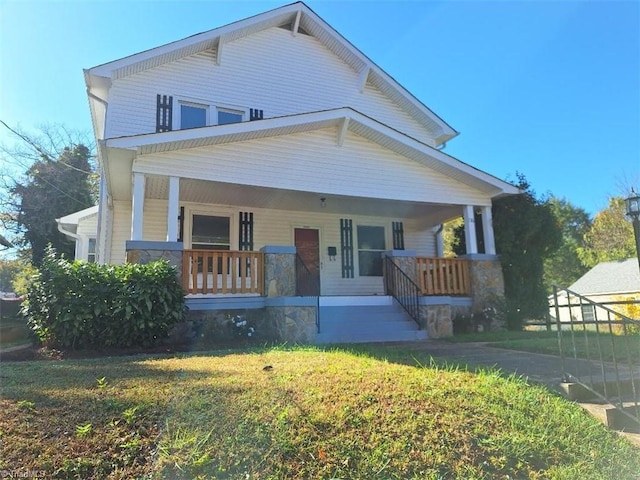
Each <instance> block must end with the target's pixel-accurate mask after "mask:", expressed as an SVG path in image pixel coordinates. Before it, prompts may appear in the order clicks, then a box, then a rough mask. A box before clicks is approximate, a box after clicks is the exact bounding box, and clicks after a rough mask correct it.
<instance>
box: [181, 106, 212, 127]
mask: <svg viewBox="0 0 640 480" xmlns="http://www.w3.org/2000/svg"><path fill="white" fill-rule="evenodd" d="M208 113H209V106H208V105H201V104H197V103H182V102H181V103H180V128H181V129H184V128H196V127H206V126H207V124H208V121H207V117H208V116H209V115H208Z"/></svg>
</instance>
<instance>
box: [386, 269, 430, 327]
mask: <svg viewBox="0 0 640 480" xmlns="http://www.w3.org/2000/svg"><path fill="white" fill-rule="evenodd" d="M383 265H384V273H383V275H384V285H385V292H386V294H387V295H391V296H392V297H393V298H395V299H396V301H397V302H398V303H399V304H400V305H402V308H404V309H405V310H406V311H407V313H408V314H409V316H410V317H411V318H413V320H414V321H415V322H416V323H417V324H418V328H419V329H420V330H422V324H421V323H420V296H421V295H420V287H419V286H418V285H417V284H416V283H415V282H414V281H413V280H412V279H411V277H409V276H408V275H407V274H406V273H405V272H403V271H402V269H401V268H400V267H399V266H398V265H397V264H396V263H395V262H394V261H393V260H392V259H391V258H390V257H384V262H383Z"/></svg>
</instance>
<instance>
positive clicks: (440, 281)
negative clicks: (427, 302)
mask: <svg viewBox="0 0 640 480" xmlns="http://www.w3.org/2000/svg"><path fill="white" fill-rule="evenodd" d="M416 267H417V269H418V278H419V280H420V289H421V290H422V294H423V295H460V296H465V295H470V294H471V284H470V282H469V262H468V261H467V260H465V259H462V258H431V257H417V258H416Z"/></svg>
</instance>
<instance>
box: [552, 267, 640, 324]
mask: <svg viewBox="0 0 640 480" xmlns="http://www.w3.org/2000/svg"><path fill="white" fill-rule="evenodd" d="M568 290H569V291H570V292H573V293H577V294H578V295H580V296H582V297H585V298H587V299H588V300H590V301H591V302H594V303H598V304H604V305H605V306H606V307H607V308H609V309H612V310H615V311H617V312H620V313H622V314H624V315H627V316H631V317H632V318H633V317H635V319H637V320H640V315H637V312H638V310H640V308H639V307H638V305H640V268H638V259H637V258H627V259H626V260H618V261H613V262H602V263H599V264H598V265H596V266H595V267H593V268H592V269H591V270H589V271H588V272H587V273H585V274H584V275H583V276H582V277H580V278H579V279H578V280H577V281H576V282H575V283H574V284H573V285H571V286H570V287H569V289H568ZM591 302H589V301H586V302H585V301H582V302H580V300H579V298H576V297H572V298H571V304H572V305H573V306H572V307H571V308H570V312H571V314H570V317H569V316H568V315H567V308H566V307H563V309H562V310H563V311H561V312H560V315H561V316H560V318H561V319H562V321H570V320H574V321H587V322H590V321H594V320H596V319H597V320H599V321H602V320H606V319H607V318H608V317H607V312H606V310H604V309H602V308H599V307H598V306H597V305H594V304H593V303H591ZM620 302H637V303H628V304H625V303H620ZM558 303H559V304H561V305H567V304H568V301H567V299H566V296H562V297H561V298H560V300H559V302H558ZM552 314H553V313H552Z"/></svg>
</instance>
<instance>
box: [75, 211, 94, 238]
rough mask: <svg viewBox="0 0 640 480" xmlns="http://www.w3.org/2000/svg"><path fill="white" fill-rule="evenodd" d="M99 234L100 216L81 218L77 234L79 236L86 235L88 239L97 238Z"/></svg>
mask: <svg viewBox="0 0 640 480" xmlns="http://www.w3.org/2000/svg"><path fill="white" fill-rule="evenodd" d="M97 232H98V214H97V213H96V214H95V215H90V216H88V217H84V218H81V219H80V220H79V221H78V229H77V230H76V233H77V234H78V235H85V236H87V237H93V238H95V236H96V233H97Z"/></svg>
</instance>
